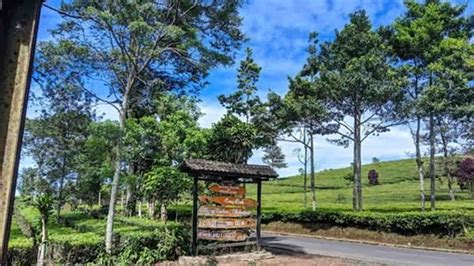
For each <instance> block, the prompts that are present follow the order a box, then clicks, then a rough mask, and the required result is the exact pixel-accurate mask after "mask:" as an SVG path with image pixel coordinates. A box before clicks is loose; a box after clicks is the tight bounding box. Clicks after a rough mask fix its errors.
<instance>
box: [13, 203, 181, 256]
mask: <svg viewBox="0 0 474 266" xmlns="http://www.w3.org/2000/svg"><path fill="white" fill-rule="evenodd" d="M64 218H65V219H64V223H63V224H62V225H58V224H51V226H49V227H50V232H51V234H50V236H51V238H50V244H49V249H48V259H49V260H50V261H51V263H53V264H64V263H67V264H71V265H72V264H86V263H98V264H101V265H102V264H108V265H114V264H123V262H127V263H133V264H135V263H137V264H151V263H154V262H158V261H161V260H173V259H176V258H177V257H178V256H179V255H183V254H187V253H188V229H187V228H186V227H185V226H184V225H182V224H179V223H173V222H169V223H166V224H164V223H162V222H159V221H153V220H148V219H141V218H124V217H117V219H116V226H115V236H116V238H115V241H116V243H115V244H116V249H115V254H113V256H107V255H105V252H104V239H103V234H104V228H105V221H104V220H103V219H93V218H91V216H88V215H87V213H78V212H71V213H66V214H65V215H64ZM24 240H25V241H19V239H15V242H14V243H13V244H14V245H11V247H10V249H9V253H8V257H9V262H10V263H11V264H12V265H31V264H32V263H33V262H35V261H36V254H37V247H34V246H32V244H31V240H29V239H27V238H26V237H25V238H24ZM106 262H109V263H106Z"/></svg>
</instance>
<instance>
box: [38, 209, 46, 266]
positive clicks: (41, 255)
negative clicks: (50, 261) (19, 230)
mask: <svg viewBox="0 0 474 266" xmlns="http://www.w3.org/2000/svg"><path fill="white" fill-rule="evenodd" d="M47 252H48V227H47V221H46V219H45V218H41V244H40V246H39V248H38V257H37V265H38V266H43V265H46V264H47V261H46V255H47Z"/></svg>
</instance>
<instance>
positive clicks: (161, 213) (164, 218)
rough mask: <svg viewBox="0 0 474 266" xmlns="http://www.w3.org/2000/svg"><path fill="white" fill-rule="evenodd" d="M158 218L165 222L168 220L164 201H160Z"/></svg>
mask: <svg viewBox="0 0 474 266" xmlns="http://www.w3.org/2000/svg"><path fill="white" fill-rule="evenodd" d="M160 218H161V220H162V221H163V222H165V223H166V222H167V221H168V208H166V204H164V203H161V212H160Z"/></svg>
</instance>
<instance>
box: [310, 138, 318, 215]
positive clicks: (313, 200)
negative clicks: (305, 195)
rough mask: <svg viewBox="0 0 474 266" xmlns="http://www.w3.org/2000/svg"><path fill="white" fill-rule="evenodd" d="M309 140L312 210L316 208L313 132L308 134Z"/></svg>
mask: <svg viewBox="0 0 474 266" xmlns="http://www.w3.org/2000/svg"><path fill="white" fill-rule="evenodd" d="M309 141H310V151H309V152H310V156H311V162H310V171H311V202H312V207H313V211H314V210H316V187H315V173H314V172H315V171H314V136H313V133H310V134H309Z"/></svg>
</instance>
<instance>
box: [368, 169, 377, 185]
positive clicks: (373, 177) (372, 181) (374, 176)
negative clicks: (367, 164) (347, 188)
mask: <svg viewBox="0 0 474 266" xmlns="http://www.w3.org/2000/svg"><path fill="white" fill-rule="evenodd" d="M367 177H368V179H369V184H371V185H378V184H379V173H377V171H375V169H371V170H370V171H369V174H368V175H367Z"/></svg>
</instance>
